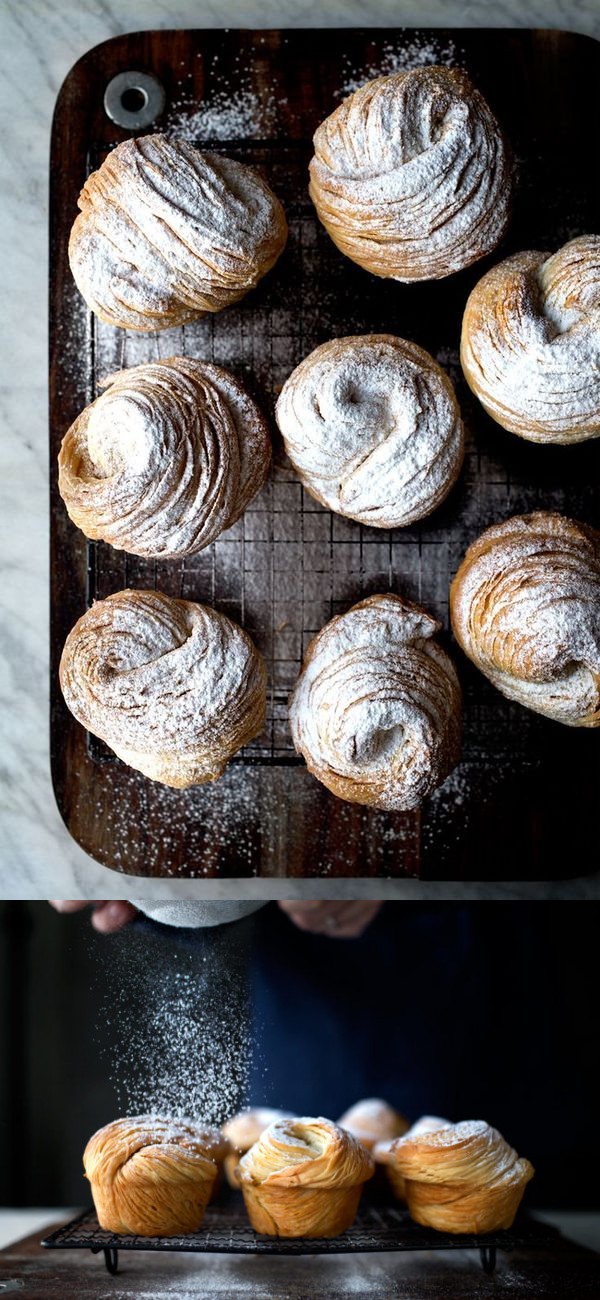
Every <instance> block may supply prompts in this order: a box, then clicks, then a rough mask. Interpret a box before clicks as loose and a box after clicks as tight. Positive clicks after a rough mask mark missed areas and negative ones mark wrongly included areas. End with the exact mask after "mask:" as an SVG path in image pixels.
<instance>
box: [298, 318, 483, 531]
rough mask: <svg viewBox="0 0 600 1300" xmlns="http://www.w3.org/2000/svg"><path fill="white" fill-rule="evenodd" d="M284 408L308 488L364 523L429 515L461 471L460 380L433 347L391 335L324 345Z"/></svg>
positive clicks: (306, 364) (381, 524)
mask: <svg viewBox="0 0 600 1300" xmlns="http://www.w3.org/2000/svg"><path fill="white" fill-rule="evenodd" d="M276 414H277V423H278V425H279V428H280V430H281V433H282V435H283V440H284V443H285V449H286V451H287V453H288V456H289V457H290V460H291V461H292V464H293V465H294V467H295V469H296V470H297V471H298V473H299V475H300V478H301V479H302V482H303V483H304V485H305V487H307V488H308V490H309V491H310V492H311V493H312V494H313V496H315V497H316V498H317V500H318V501H321V502H322V503H323V505H326V506H328V507H329V509H330V510H335V511H336V512H337V513H338V514H341V515H346V516H348V517H349V518H350V519H356V520H359V521H361V522H362V523H365V524H371V525H374V526H375V527H378V528H394V527H397V526H403V525H405V524H410V523H413V522H414V520H416V519H422V518H423V516H424V515H428V514H430V512H431V511H432V510H434V509H435V508H436V506H438V505H439V504H440V502H441V501H443V499H444V497H445V496H446V495H447V493H448V492H449V490H450V488H451V487H452V484H453V483H454V482H455V480H456V478H457V477H458V474H459V471H460V467H461V464H462V459H463V450H464V438H463V426H462V421H461V418H460V411H459V408H458V403H457V401H456V397H455V395H454V389H453V387H452V384H451V382H450V380H449V379H448V376H447V375H446V374H445V373H444V371H443V370H442V368H441V366H439V365H438V364H437V361H434V359H433V357H431V356H430V355H429V353H428V352H425V351H424V350H423V348H420V347H417V345H416V344H415V343H409V342H407V341H406V340H405V339H399V338H396V337H395V336H394V335H392V334H364V335H359V336H356V337H350V338H341V339H332V340H331V341H330V342H328V343H323V344H322V345H321V347H318V348H316V349H315V351H314V352H311V353H310V355H309V356H308V357H306V358H305V359H304V361H302V362H301V363H300V365H299V366H297V368H296V369H295V370H294V371H293V373H292V374H291V375H290V377H289V379H288V380H287V381H286V383H285V384H284V386H283V389H282V392H281V394H280V396H279V399H278V402H277V408H276Z"/></svg>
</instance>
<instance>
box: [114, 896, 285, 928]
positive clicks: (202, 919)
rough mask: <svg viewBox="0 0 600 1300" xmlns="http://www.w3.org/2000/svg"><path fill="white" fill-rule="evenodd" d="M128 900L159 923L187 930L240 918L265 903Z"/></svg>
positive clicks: (221, 923) (222, 923)
mask: <svg viewBox="0 0 600 1300" xmlns="http://www.w3.org/2000/svg"><path fill="white" fill-rule="evenodd" d="M131 902H132V903H133V905H134V907H138V908H139V910H140V912H143V913H144V915H145V916H149V917H150V919H151V920H152V921H160V922H161V923H162V924H163V925H177V926H187V927H189V928H190V929H200V928H201V927H205V926H212V925H224V924H225V923H226V922H228V921H240V920H241V919H242V917H243V916H249V915H250V913H251V912H257V911H258V909H259V907H264V906H265V903H264V902H260V903H250V902H248V901H237V900H233V901H231V902H230V901H222V900H221V899H218V900H216V901H214V902H210V903H199V902H197V901H196V900H195V899H193V900H192V899H184V900H183V901H182V902H172V901H170V902H165V903H147V902H146V901H145V900H141V899H139V898H132V899H131Z"/></svg>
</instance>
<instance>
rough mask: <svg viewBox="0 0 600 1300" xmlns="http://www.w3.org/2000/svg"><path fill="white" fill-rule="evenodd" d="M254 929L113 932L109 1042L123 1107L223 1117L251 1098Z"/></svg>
mask: <svg viewBox="0 0 600 1300" xmlns="http://www.w3.org/2000/svg"><path fill="white" fill-rule="evenodd" d="M251 932H252V927H251V923H249V924H247V923H246V922H241V923H238V924H231V925H223V926H217V927H211V928H208V929H202V930H200V931H198V932H197V933H196V935H194V936H193V937H190V936H189V935H186V936H184V937H183V938H180V937H179V936H178V935H177V934H176V932H174V931H172V930H170V929H167V928H164V929H163V928H161V929H157V928H155V927H154V926H152V925H150V924H149V923H144V924H143V925H142V924H136V925H133V926H129V927H128V928H127V930H126V931H125V932H124V933H123V935H119V936H116V938H115V940H113V941H112V943H111V951H110V962H106V964H104V962H103V969H102V972H101V977H102V980H103V984H104V987H105V996H104V1001H103V1003H102V1006H101V1011H100V1015H101V1018H102V1020H103V1022H105V1023H104V1024H103V1026H102V1035H101V1049H100V1050H101V1052H102V1054H104V1055H107V1056H109V1057H110V1079H111V1082H112V1084H113V1086H114V1089H115V1093H116V1096H117V1100H118V1104H119V1109H120V1111H121V1113H122V1114H123V1115H137V1114H154V1115H158V1116H161V1117H162V1118H167V1119H168V1118H171V1119H183V1118H186V1117H187V1118H190V1119H193V1120H195V1121H200V1120H202V1121H204V1122H206V1123H210V1124H221V1123H223V1121H224V1120H225V1119H227V1118H228V1117H229V1116H230V1115H231V1114H232V1113H234V1112H235V1111H236V1110H238V1109H239V1108H240V1106H241V1105H242V1104H243V1102H244V1101H245V1092H246V1085H247V1079H248V1075H249V1070H250V1064H251V1059H252V1054H253V1049H252V1033H251V1025H250V1013H249V1006H248V1000H247V963H248V956H249V936H250V935H251ZM104 951H105V950H104V949H103V953H104ZM106 1024H107V1025H108V1028H109V1030H110V1037H109V1039H108V1041H107V1039H106ZM97 1032H98V1031H97ZM98 1036H99V1037H100V1033H99V1032H98Z"/></svg>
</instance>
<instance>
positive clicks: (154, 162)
mask: <svg viewBox="0 0 600 1300" xmlns="http://www.w3.org/2000/svg"><path fill="white" fill-rule="evenodd" d="M79 207H80V209H81V212H80V214H79V216H78V217H77V218H76V220H75V222H74V224H73V228H72V230H71V236H70V239H69V261H70V264H71V270H72V272H73V276H74V279H75V282H76V284H77V287H78V289H79V290H80V292H81V293H82V294H83V297H84V298H85V300H86V302H87V304H88V306H89V307H91V309H92V311H94V312H95V313H96V315H97V316H99V317H100V319H101V320H104V321H106V322H107V323H108V324H109V325H116V326H120V327H121V328H123V329H133V330H156V329H166V328H168V327H169V326H174V325H183V324H185V323H186V322H187V321H193V320H196V319H197V318H198V317H199V316H202V315H204V314H205V312H213V311H220V310H221V308H223V307H227V306H229V305H230V304H231V303H235V302H238V301H239V300H240V298H243V297H244V295H245V294H246V293H247V292H248V291H249V290H250V289H253V288H254V287H255V286H256V284H257V283H258V281H259V280H260V279H261V278H262V276H263V275H265V274H266V272H267V271H269V270H270V268H271V267H272V266H273V264H274V262H275V261H276V260H277V258H278V257H279V254H280V253H281V251H282V249H283V247H284V245H285V242H286V238H287V224H286V220H285V215H284V212H283V208H282V206H281V204H280V202H279V200H278V199H277V198H276V197H275V195H274V194H273V192H272V191H271V190H270V188H269V186H268V185H267V184H266V182H265V181H263V179H262V177H260V176H259V175H258V173H257V172H255V171H254V170H253V168H251V167H247V166H245V164H243V163H240V162H236V161H234V160H233V159H232V158H224V157H223V156H221V155H217V154H211V153H201V152H200V150H198V149H195V148H194V147H193V145H191V144H188V143H187V141H185V140H172V139H169V138H168V137H167V136H164V135H146V136H138V137H137V138H136V139H132V140H124V141H123V142H122V143H121V144H119V145H117V147H116V148H115V149H113V150H112V152H111V153H110V154H109V155H108V157H107V158H106V159H105V161H104V162H103V163H102V165H101V167H99V168H98V170H97V171H95V172H92V174H91V175H90V176H88V179H87V181H86V182H85V185H84V187H83V189H82V191H81V194H80V195H79Z"/></svg>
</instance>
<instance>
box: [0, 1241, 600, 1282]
mask: <svg viewBox="0 0 600 1300" xmlns="http://www.w3.org/2000/svg"><path fill="white" fill-rule="evenodd" d="M56 1226H58V1225H56ZM10 1282H14V1283H15V1284H18V1285H15V1294H16V1295H18V1296H21V1297H23V1300H30V1298H31V1300H124V1298H125V1297H127V1296H135V1297H137V1300H163V1297H165V1298H166V1297H175V1296H177V1297H178V1300H192V1297H195V1298H196V1300H204V1298H206V1300H209V1297H210V1300H212V1298H213V1297H215V1296H223V1297H225V1296H227V1297H228V1298H232V1297H235V1298H236V1300H238V1297H243V1296H246V1295H248V1296H251V1297H252V1300H267V1297H270V1298H271V1300H288V1298H289V1300H346V1297H348V1300H349V1298H350V1297H354V1298H355V1300H356V1297H358V1296H360V1297H361V1300H367V1297H369V1296H372V1297H381V1300H438V1298H440V1300H441V1297H443V1298H444V1300H462V1298H463V1297H465V1298H466V1297H468V1298H469V1300H519V1297H524V1300H598V1296H599V1295H600V1257H599V1256H598V1255H597V1254H596V1253H595V1252H593V1251H590V1250H586V1249H584V1248H582V1247H580V1246H576V1245H574V1244H573V1243H572V1242H569V1241H567V1240H565V1239H564V1238H559V1239H557V1241H556V1244H553V1245H552V1247H551V1248H548V1249H547V1250H544V1251H536V1252H530V1253H528V1254H525V1253H522V1254H521V1253H518V1252H515V1253H514V1254H511V1255H510V1256H509V1255H502V1254H500V1255H499V1258H498V1265H497V1269H496V1272H495V1274H494V1276H493V1277H486V1276H485V1274H484V1273H483V1272H482V1269H481V1266H480V1264H479V1260H478V1258H477V1256H476V1255H475V1254H474V1253H473V1252H465V1253H464V1254H463V1253H462V1252H459V1251H455V1252H452V1253H450V1252H449V1253H444V1252H441V1251H435V1252H430V1253H429V1254H427V1253H423V1254H418V1255H417V1254H415V1255H398V1256H391V1255H353V1256H329V1257H323V1258H321V1259H318V1260H317V1259H311V1258H306V1257H305V1258H292V1257H286V1258H281V1259H276V1258H275V1259H274V1258H264V1257H260V1256H250V1257H249V1256H233V1255H222V1256H208V1257H207V1256H204V1257H202V1258H199V1257H197V1256H196V1257H194V1256H191V1257H190V1256H189V1255H182V1254H172V1255H171V1254H169V1255H164V1254H155V1255H150V1254H148V1255H146V1254H138V1253H135V1254H134V1253H131V1254H128V1255H127V1256H125V1257H124V1256H123V1255H122V1256H121V1257H120V1269H119V1273H118V1274H117V1275H116V1276H115V1277H110V1276H109V1275H108V1273H107V1272H106V1271H105V1268H104V1262H103V1260H102V1258H101V1257H94V1256H92V1255H91V1254H89V1253H87V1252H80V1251H56V1250H54V1251H52V1250H44V1249H42V1247H41V1246H40V1244H39V1233H35V1234H34V1235H31V1236H29V1237H25V1238H24V1239H22V1240H21V1241H18V1242H15V1243H14V1244H13V1245H11V1246H9V1247H7V1248H5V1249H4V1250H3V1251H1V1252H0V1293H1V1294H2V1295H4V1294H11V1293H12V1290H9V1285H8V1284H9V1283H10Z"/></svg>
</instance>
